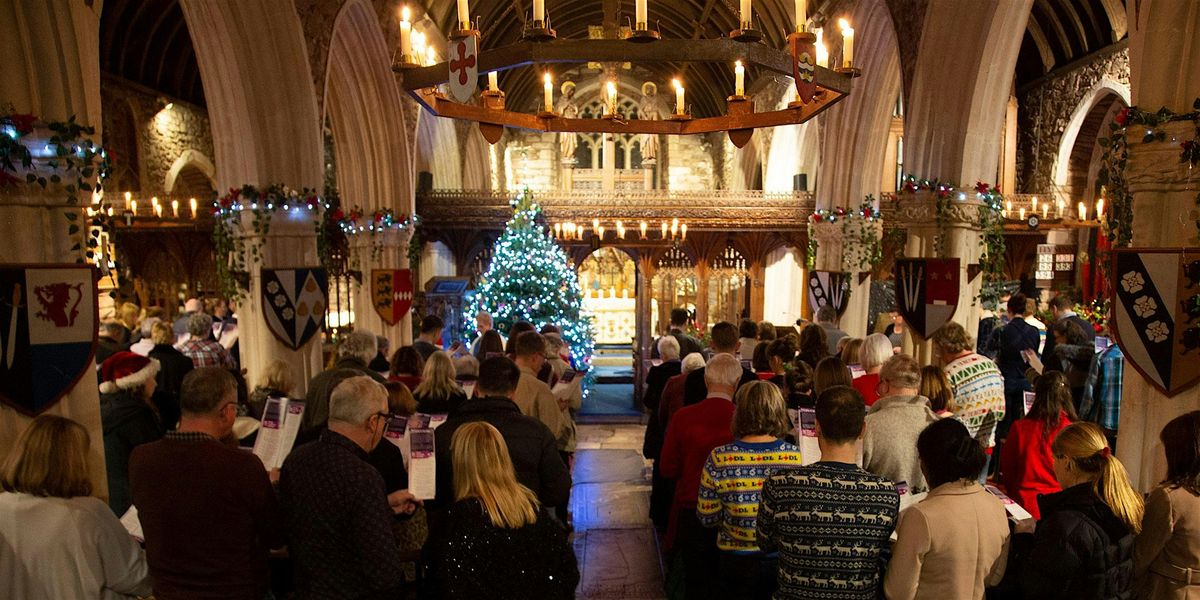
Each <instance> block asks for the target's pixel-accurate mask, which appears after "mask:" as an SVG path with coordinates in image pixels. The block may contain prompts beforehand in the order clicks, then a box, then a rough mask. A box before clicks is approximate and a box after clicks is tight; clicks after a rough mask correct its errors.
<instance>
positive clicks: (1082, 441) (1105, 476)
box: [1050, 421, 1145, 533]
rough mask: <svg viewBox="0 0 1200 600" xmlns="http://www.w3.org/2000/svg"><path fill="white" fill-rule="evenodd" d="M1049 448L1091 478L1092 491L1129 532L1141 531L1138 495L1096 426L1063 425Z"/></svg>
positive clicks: (1084, 422) (1141, 507)
mask: <svg viewBox="0 0 1200 600" xmlns="http://www.w3.org/2000/svg"><path fill="white" fill-rule="evenodd" d="M1050 451H1051V452H1052V453H1053V454H1054V457H1055V458H1058V459H1066V460H1068V461H1070V465H1071V466H1072V468H1074V469H1077V470H1078V471H1079V472H1080V473H1082V474H1083V475H1085V476H1086V477H1087V478H1088V479H1091V480H1092V490H1093V491H1095V493H1096V495H1097V496H1098V497H1099V498H1100V499H1101V500H1103V501H1104V503H1105V504H1106V505H1108V508H1110V509H1112V511H1113V514H1114V515H1116V516H1117V518H1118V519H1120V520H1121V521H1122V522H1124V523H1125V525H1126V527H1128V528H1129V530H1130V531H1132V532H1133V533H1138V532H1140V531H1141V530H1142V515H1143V513H1145V505H1144V504H1143V502H1142V495H1141V494H1139V493H1137V492H1136V491H1134V489H1133V486H1131V485H1130V484H1129V474H1128V473H1126V472H1125V465H1122V464H1121V461H1119V460H1117V457H1115V456H1113V454H1112V450H1111V449H1110V448H1109V447H1108V440H1107V439H1105V438H1104V431H1103V430H1102V429H1100V426H1099V425H1096V424H1095V423H1088V422H1086V421H1081V422H1078V423H1072V424H1070V425H1067V426H1066V427H1064V428H1063V430H1062V431H1060V432H1058V436H1056V437H1055V438H1054V442H1053V443H1051V444H1050Z"/></svg>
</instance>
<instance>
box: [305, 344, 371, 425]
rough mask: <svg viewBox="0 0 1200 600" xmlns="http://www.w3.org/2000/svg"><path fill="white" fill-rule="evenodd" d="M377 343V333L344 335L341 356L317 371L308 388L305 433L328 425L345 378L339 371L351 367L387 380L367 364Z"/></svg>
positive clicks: (340, 349)
mask: <svg viewBox="0 0 1200 600" xmlns="http://www.w3.org/2000/svg"><path fill="white" fill-rule="evenodd" d="M377 343H378V342H377V341H376V340H375V335H374V334H372V333H368V332H365V331H351V332H350V333H347V334H344V335H342V339H340V340H338V345H337V357H338V359H337V362H336V363H334V365H333V368H331V369H327V370H325V371H321V372H320V373H317V374H316V375H315V376H314V377H313V378H312V380H311V381H309V382H308V391H307V393H305V395H304V417H303V419H302V420H301V422H300V431H301V432H302V433H303V432H307V431H309V430H311V429H313V428H316V427H320V426H322V425H324V424H325V421H326V420H328V419H329V397H330V394H332V393H333V388H334V386H335V385H337V383H338V382H340V381H341V380H342V377H340V376H338V371H341V370H343V369H351V370H354V371H358V372H360V373H362V374H363V375H366V376H368V377H370V378H371V379H373V380H375V381H376V382H378V383H381V384H382V383H384V382H386V381H387V380H386V379H384V378H383V375H380V374H379V373H376V372H375V371H372V370H371V369H370V367H368V366H367V365H368V364H369V363H370V362H371V359H373V358H375V354H376V353H378V352H379V347H378V346H377Z"/></svg>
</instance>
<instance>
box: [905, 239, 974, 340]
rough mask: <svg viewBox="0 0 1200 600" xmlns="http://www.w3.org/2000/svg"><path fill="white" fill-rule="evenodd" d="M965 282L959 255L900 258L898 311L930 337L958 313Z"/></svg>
mask: <svg viewBox="0 0 1200 600" xmlns="http://www.w3.org/2000/svg"><path fill="white" fill-rule="evenodd" d="M961 284H962V277H961V275H960V274H959V261H958V259H957V258H897V259H896V310H897V311H899V312H900V315H901V316H903V317H904V322H905V323H907V324H908V326H909V327H912V330H913V331H914V332H916V333H917V335H920V336H921V337H922V338H928V337H929V336H930V335H932V334H933V332H935V331H937V330H938V328H940V327H941V326H942V325H945V324H946V323H948V322H949V321H950V318H951V317H953V316H954V311H955V309H957V308H958V287H959V285H961Z"/></svg>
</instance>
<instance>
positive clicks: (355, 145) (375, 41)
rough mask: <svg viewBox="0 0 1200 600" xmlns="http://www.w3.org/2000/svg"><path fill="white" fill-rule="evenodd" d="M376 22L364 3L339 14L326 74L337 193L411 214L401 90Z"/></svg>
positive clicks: (350, 5) (365, 204)
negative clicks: (335, 159)
mask: <svg viewBox="0 0 1200 600" xmlns="http://www.w3.org/2000/svg"><path fill="white" fill-rule="evenodd" d="M389 56H390V55H389V53H388V48H387V43H386V42H385V41H384V37H383V31H382V30H380V28H379V19H378V18H377V17H376V16H375V12H374V9H373V8H372V7H371V5H370V3H368V2H366V0H350V1H348V2H346V3H345V4H344V5H343V6H342V9H341V10H340V11H339V12H338V15H337V18H336V19H335V21H334V26H333V37H332V39H331V41H330V49H329V63H328V68H327V69H326V71H325V73H326V75H325V94H324V97H325V102H324V106H325V111H326V115H325V116H326V117H327V118H328V119H329V123H330V125H331V128H332V130H333V149H334V155H335V156H336V158H337V165H338V173H339V174H341V175H342V177H340V178H339V180H338V191H339V192H340V194H341V197H342V198H343V200H344V201H346V202H347V203H348V204H349V205H358V206H362V207H364V208H392V209H395V210H397V211H399V212H402V213H411V212H412V211H413V194H412V177H413V176H412V172H411V167H410V164H411V163H410V161H409V159H408V144H407V141H406V140H405V135H404V131H405V129H404V111H403V107H402V104H401V100H400V90H399V88H398V87H397V85H396V80H395V77H394V75H393V74H392V72H391V62H390V58H389Z"/></svg>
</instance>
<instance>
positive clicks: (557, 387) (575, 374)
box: [550, 369, 583, 399]
mask: <svg viewBox="0 0 1200 600" xmlns="http://www.w3.org/2000/svg"><path fill="white" fill-rule="evenodd" d="M581 385H583V378H582V377H580V376H579V371H576V370H574V369H567V370H566V371H563V374H562V377H559V378H558V383H555V384H554V388H552V389H551V390H550V393H551V394H554V397H555V398H559V399H562V398H570V397H571V396H572V395H573V394H574V393H575V389H576V388H578V387H579V386H581Z"/></svg>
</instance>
